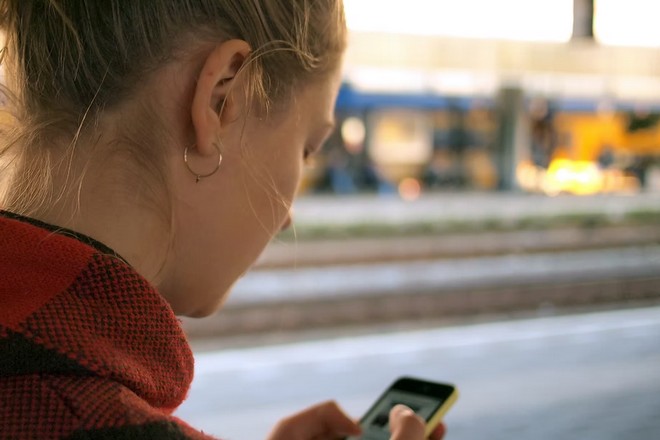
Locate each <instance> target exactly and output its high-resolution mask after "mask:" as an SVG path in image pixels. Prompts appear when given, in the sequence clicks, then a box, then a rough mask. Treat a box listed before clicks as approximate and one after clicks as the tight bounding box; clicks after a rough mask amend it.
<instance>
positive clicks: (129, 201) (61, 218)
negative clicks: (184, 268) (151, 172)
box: [10, 146, 170, 285]
mask: <svg viewBox="0 0 660 440" xmlns="http://www.w3.org/2000/svg"><path fill="white" fill-rule="evenodd" d="M93 149H94V150H95V151H96V152H98V151H103V148H101V147H100V146H96V147H94V148H93ZM113 150H114V151H116V148H113ZM81 151H90V150H87V149H86V148H85V147H84V146H77V147H76V155H77V158H76V160H72V161H70V162H68V161H66V160H65V161H61V162H60V163H63V164H64V165H62V166H59V167H55V168H54V169H51V171H52V174H51V176H50V181H49V182H44V185H43V187H44V188H46V187H48V188H49V189H50V190H51V191H50V193H47V192H45V193H44V197H40V198H39V199H38V200H37V199H35V201H34V203H33V206H31V207H27V206H26V209H22V210H21V211H23V212H21V213H24V214H28V215H30V216H31V217H34V218H36V219H38V220H41V221H44V222H47V223H51V224H54V225H57V226H62V227H65V228H68V229H72V230H74V231H77V232H80V233H82V234H85V235H88V236H90V237H92V238H94V239H96V240H98V241H100V242H101V243H103V244H105V245H107V246H109V247H110V248H112V249H113V250H114V251H115V252H117V253H118V254H119V255H121V256H122V257H123V258H125V259H126V261H128V262H129V263H130V264H131V265H132V266H133V267H134V269H135V270H137V271H138V272H139V273H140V274H141V275H142V276H144V277H145V278H146V279H147V280H148V281H150V282H151V283H152V284H154V285H158V284H159V282H160V281H161V280H160V277H159V274H160V272H161V270H162V268H163V265H164V261H165V258H166V255H167V252H168V249H169V243H170V239H169V234H168V232H167V231H168V230H169V229H170V225H169V218H167V215H166V214H165V213H161V211H163V210H162V209H161V210H160V211H157V210H156V209H155V208H153V207H154V206H156V205H157V203H156V200H154V196H153V194H154V193H155V191H149V190H150V189H151V187H150V186H149V185H147V184H145V182H144V181H143V180H142V179H140V178H139V176H135V175H132V174H131V173H130V172H128V171H127V169H129V168H131V167H130V166H127V162H126V160H128V158H127V157H125V155H122V154H116V153H113V154H112V155H111V154H103V155H100V157H102V158H103V160H97V161H92V160H91V159H89V158H87V159H84V160H81V154H80V152H81ZM105 151H109V150H105ZM22 171H24V170H21V172H19V173H17V175H18V176H21V175H23V176H29V175H30V173H25V172H22ZM33 175H34V174H33ZM16 185H20V182H16ZM24 185H26V184H24ZM55 189H57V190H55ZM10 209H11V208H10Z"/></svg>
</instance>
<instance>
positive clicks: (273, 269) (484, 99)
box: [177, 0, 660, 440]
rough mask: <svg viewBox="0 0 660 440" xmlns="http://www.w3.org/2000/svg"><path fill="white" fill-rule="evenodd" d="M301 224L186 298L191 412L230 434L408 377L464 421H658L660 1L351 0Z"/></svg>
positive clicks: (527, 424) (532, 426)
mask: <svg viewBox="0 0 660 440" xmlns="http://www.w3.org/2000/svg"><path fill="white" fill-rule="evenodd" d="M345 6H346V15H347V20H348V25H349V28H350V31H351V32H350V43H349V49H348V53H347V57H346V65H345V69H344V72H345V73H344V81H343V85H342V88H341V91H340V94H339V97H338V101H337V111H336V119H337V126H336V130H335V132H334V133H333V135H332V136H331V138H330V139H329V140H328V142H327V144H326V145H325V147H324V150H323V151H322V153H321V154H320V155H319V156H318V157H317V158H315V159H314V162H313V163H310V164H309V166H308V169H307V170H306V174H305V179H304V182H303V185H302V187H301V189H300V197H299V200H298V202H297V203H296V205H295V221H296V226H295V228H293V229H292V230H290V231H288V232H285V233H283V234H282V235H281V236H280V237H278V238H277V240H276V241H275V242H274V243H273V244H272V245H271V246H270V247H269V248H268V249H267V250H266V252H265V253H264V255H263V256H262V258H261V259H260V261H259V262H258V264H257V265H256V267H255V268H254V270H253V271H252V272H251V273H250V274H248V275H247V276H246V277H245V278H244V279H242V280H241V281H240V282H239V283H238V284H237V286H236V288H235V290H234V293H233V295H232V297H231V298H230V300H229V301H228V303H227V305H226V307H225V308H224V309H223V311H221V312H220V313H218V314H217V315H216V316H213V317H210V318H207V319H203V320H196V321H193V320H184V327H185V329H186V331H187V332H188V334H189V336H190V339H191V342H192V344H193V348H194V350H195V352H196V358H197V366H196V378H195V382H194V384H193V389H192V391H191V393H190V396H189V399H188V401H187V402H186V403H185V404H184V405H183V406H182V407H181V409H180V410H179V411H178V413H177V415H179V416H181V417H182V418H184V419H185V420H187V421H189V422H190V423H191V424H193V425H195V426H198V427H201V428H203V429H204V430H205V431H207V432H210V433H212V434H214V435H217V436H220V437H222V438H226V439H237V440H239V439H244V440H250V439H258V438H264V437H265V436H266V433H267V432H268V431H269V429H270V428H271V427H272V426H273V424H274V423H275V422H276V421H277V420H278V419H280V418H281V417H283V416H285V415H288V414H289V413H291V412H293V411H296V410H298V409H301V408H303V407H305V406H307V405H309V404H312V403H315V402H318V401H321V400H325V399H336V400H337V401H338V402H339V403H340V404H341V405H343V406H344V407H345V408H346V409H347V411H349V413H350V414H351V415H353V416H354V417H359V416H360V415H361V414H362V413H363V412H364V411H366V409H367V407H368V406H369V404H370V403H371V402H372V401H373V400H374V399H375V398H376V397H377V395H379V394H380V392H381V391H382V390H383V389H384V388H385V387H386V386H387V385H388V384H389V383H391V382H392V381H393V380H394V379H395V378H396V377H397V376H401V375H418V376H421V377H424V378H428V379H431V380H438V381H446V382H453V383H455V384H456V385H457V386H458V388H459V389H460V391H461V397H460V399H459V401H458V403H457V404H456V406H455V408H454V409H452V410H451V411H450V413H449V414H448V416H447V418H446V422H447V425H448V429H449V432H448V435H447V438H448V439H474V438H489V439H505V438H506V439H510V438H525V439H556V438H580V439H617V440H618V439H620V438H627V439H649V440H651V439H658V438H660V420H659V419H658V415H660V397H658V396H660V26H658V20H659V17H660V3H659V2H657V1H656V0H625V1H624V0H460V1H459V0H407V1H406V2H400V1H390V0H345Z"/></svg>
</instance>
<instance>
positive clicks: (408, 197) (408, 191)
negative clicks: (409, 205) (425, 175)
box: [399, 177, 422, 202]
mask: <svg viewBox="0 0 660 440" xmlns="http://www.w3.org/2000/svg"><path fill="white" fill-rule="evenodd" d="M421 194H422V185H421V184H420V183H419V180H417V179H413V178H412V177H407V178H405V179H403V180H402V181H401V183H399V195H400V196H401V198H402V199H403V200H405V201H407V202H412V201H413V200H417V199H419V196H421Z"/></svg>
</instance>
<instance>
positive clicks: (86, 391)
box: [0, 212, 210, 440]
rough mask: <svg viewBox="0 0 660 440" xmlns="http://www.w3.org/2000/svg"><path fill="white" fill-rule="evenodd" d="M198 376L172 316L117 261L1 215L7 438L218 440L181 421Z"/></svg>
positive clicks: (1, 363) (2, 434)
mask: <svg viewBox="0 0 660 440" xmlns="http://www.w3.org/2000/svg"><path fill="white" fill-rule="evenodd" d="M192 374H193V357H192V353H191V351H190V348H189V346H188V343H187V341H186V338H185V336H184V334H183V332H182V330H181V327H180V325H179V322H178V320H177V319H176V317H175V316H174V313H173V312H172V309H171V308H170V307H169V305H168V304H167V303H166V302H165V300H164V299H163V298H162V297H161V296H160V295H159V294H158V293H157V292H156V291H155V289H154V288H153V287H152V286H151V285H150V284H149V283H148V282H147V281H146V280H145V279H144V278H142V277H141V276H140V275H139V274H138V273H136V272H135V271H134V270H133V269H132V268H131V267H130V266H129V265H128V264H127V263H126V262H124V261H123V260H122V259H121V258H120V257H119V256H117V255H116V254H114V253H113V252H112V251H111V250H110V249H108V248H107V247H105V246H103V245H102V244H100V243H98V242H96V241H94V240H93V239H91V238H88V237H85V236H81V235H79V234H75V233H73V232H72V231H68V230H63V229H60V228H55V227H53V226H49V225H46V224H43V223H40V222H38V221H34V220H28V219H25V218H21V217H19V216H16V215H13V214H9V213H6V212H0V439H2V440H4V439H7V440H9V439H11V440H23V439H39V440H45V439H63V438H66V439H113V440H117V439H209V438H210V437H207V436H205V435H203V434H201V433H199V432H197V431H195V430H193V429H192V428H190V427H189V426H187V425H186V424H185V423H183V422H181V421H180V420H178V419H177V418H175V417H173V416H172V412H173V411H174V409H176V407H177V406H179V405H180V404H181V402H182V401H183V400H184V398H185V396H186V393H187V391H188V389H189V386H190V382H191V380H192Z"/></svg>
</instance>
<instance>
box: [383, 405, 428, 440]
mask: <svg viewBox="0 0 660 440" xmlns="http://www.w3.org/2000/svg"><path fill="white" fill-rule="evenodd" d="M390 431H391V433H392V437H390V440H404V439H405V440H413V439H419V440H422V439H423V438H424V420H422V418H421V417H419V416H418V415H417V414H415V413H414V411H413V410H411V409H410V408H408V407H407V406H405V405H396V406H395V407H394V408H392V410H390Z"/></svg>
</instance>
